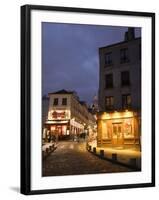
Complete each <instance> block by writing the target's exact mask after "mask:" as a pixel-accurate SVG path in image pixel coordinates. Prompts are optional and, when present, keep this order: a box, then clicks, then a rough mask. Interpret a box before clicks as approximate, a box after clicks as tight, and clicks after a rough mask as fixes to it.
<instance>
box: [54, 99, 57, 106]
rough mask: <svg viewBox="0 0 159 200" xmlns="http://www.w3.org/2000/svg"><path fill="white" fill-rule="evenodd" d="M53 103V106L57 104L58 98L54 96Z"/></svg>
mask: <svg viewBox="0 0 159 200" xmlns="http://www.w3.org/2000/svg"><path fill="white" fill-rule="evenodd" d="M53 105H54V106H57V105H58V98H55V99H54V103H53Z"/></svg>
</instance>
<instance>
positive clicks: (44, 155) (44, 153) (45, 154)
mask: <svg viewBox="0 0 159 200" xmlns="http://www.w3.org/2000/svg"><path fill="white" fill-rule="evenodd" d="M56 148H57V145H55V144H52V145H50V146H49V147H48V148H46V150H45V151H44V150H43V151H42V159H43V160H44V159H46V157H48V156H49V155H50V154H51V153H52V152H54V151H55V150H56Z"/></svg>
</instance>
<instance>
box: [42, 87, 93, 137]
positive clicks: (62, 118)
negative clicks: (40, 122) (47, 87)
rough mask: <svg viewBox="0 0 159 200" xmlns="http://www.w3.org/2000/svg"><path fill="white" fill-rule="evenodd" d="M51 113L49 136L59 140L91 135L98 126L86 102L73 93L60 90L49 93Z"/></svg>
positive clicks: (48, 126) (47, 121)
mask: <svg viewBox="0 0 159 200" xmlns="http://www.w3.org/2000/svg"><path fill="white" fill-rule="evenodd" d="M49 97H50V101H49V111H48V118H47V120H46V122H45V127H46V128H47V130H48V131H49V134H50V135H51V136H52V135H55V136H58V138H59V139H60V138H61V139H62V138H68V137H70V136H75V135H80V134H81V133H86V134H89V132H91V131H93V129H94V128H95V126H96V120H95V118H94V116H93V115H92V114H91V113H90V112H89V111H88V108H87V105H86V103H85V102H82V101H80V100H79V97H78V96H77V94H76V93H75V92H73V91H66V90H60V91H57V92H53V93H49Z"/></svg>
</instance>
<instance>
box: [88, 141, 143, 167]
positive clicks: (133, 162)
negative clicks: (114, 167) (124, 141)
mask: <svg viewBox="0 0 159 200" xmlns="http://www.w3.org/2000/svg"><path fill="white" fill-rule="evenodd" d="M86 149H87V151H88V152H90V153H92V154H93V155H95V156H97V157H98V158H100V159H103V160H107V161H110V162H112V163H114V164H119V165H122V166H124V167H127V168H130V169H132V170H133V171H140V170H141V167H140V166H139V165H138V162H139V163H140V162H141V159H140V158H136V157H131V158H129V160H128V162H122V161H121V159H119V155H118V154H117V153H112V154H109V157H108V156H107V153H106V151H104V149H100V151H99V153H97V148H96V147H92V146H91V145H86Z"/></svg>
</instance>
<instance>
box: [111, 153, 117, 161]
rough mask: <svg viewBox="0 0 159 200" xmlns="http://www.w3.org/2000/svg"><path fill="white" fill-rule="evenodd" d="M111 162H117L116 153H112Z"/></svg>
mask: <svg viewBox="0 0 159 200" xmlns="http://www.w3.org/2000/svg"><path fill="white" fill-rule="evenodd" d="M112 160H113V161H117V153H112Z"/></svg>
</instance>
